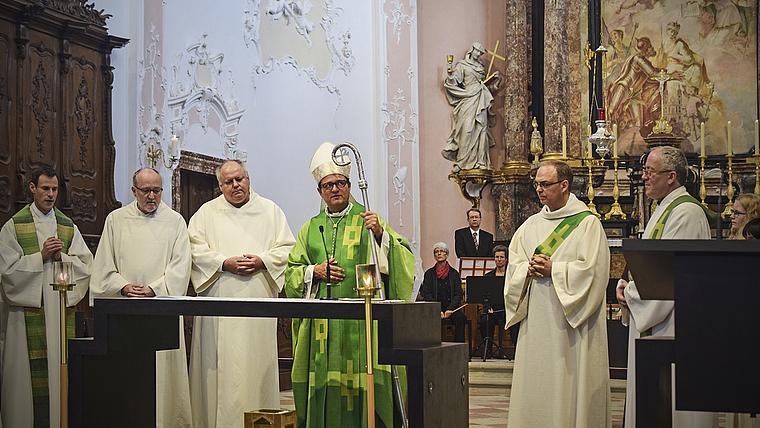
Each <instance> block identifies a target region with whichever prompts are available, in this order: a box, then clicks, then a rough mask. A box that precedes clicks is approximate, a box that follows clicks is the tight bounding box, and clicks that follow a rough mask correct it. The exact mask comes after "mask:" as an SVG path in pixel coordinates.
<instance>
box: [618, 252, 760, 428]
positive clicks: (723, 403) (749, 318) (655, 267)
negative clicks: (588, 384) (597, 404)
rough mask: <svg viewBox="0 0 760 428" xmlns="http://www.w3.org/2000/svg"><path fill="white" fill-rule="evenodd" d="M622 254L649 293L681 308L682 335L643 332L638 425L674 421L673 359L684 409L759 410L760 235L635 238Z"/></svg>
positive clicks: (641, 290) (677, 320)
mask: <svg viewBox="0 0 760 428" xmlns="http://www.w3.org/2000/svg"><path fill="white" fill-rule="evenodd" d="M623 254H625V258H626V262H627V263H628V268H629V269H630V271H631V274H632V275H633V278H634V279H635V281H636V287H637V288H638V290H639V293H640V294H641V296H642V298H645V299H650V300H670V299H673V300H675V308H676V309H675V313H676V318H675V324H676V336H675V338H673V337H670V338H665V337H647V338H643V339H637V342H636V348H637V351H636V365H637V369H636V402H637V404H636V422H637V425H638V426H643V427H666V426H668V427H669V426H671V418H672V416H671V415H670V413H671V412H670V402H671V401H670V396H669V393H670V363H675V364H676V409H677V410H692V411H711V412H736V413H760V389H758V388H757V385H759V384H760V364H758V355H760V312H758V311H757V310H756V309H755V305H756V304H757V302H758V301H760V279H758V278H760V274H759V273H760V241H711V240H640V239H629V240H624V241H623ZM666 367H667V369H665V368H666ZM661 375H662V376H661ZM665 375H667V379H665V378H664V376H665ZM664 395H667V396H664Z"/></svg>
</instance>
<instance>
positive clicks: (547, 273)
mask: <svg viewBox="0 0 760 428" xmlns="http://www.w3.org/2000/svg"><path fill="white" fill-rule="evenodd" d="M528 276H536V277H539V278H551V277H552V259H550V258H549V256H545V255H543V254H534V255H533V257H531V258H530V262H529V264H528Z"/></svg>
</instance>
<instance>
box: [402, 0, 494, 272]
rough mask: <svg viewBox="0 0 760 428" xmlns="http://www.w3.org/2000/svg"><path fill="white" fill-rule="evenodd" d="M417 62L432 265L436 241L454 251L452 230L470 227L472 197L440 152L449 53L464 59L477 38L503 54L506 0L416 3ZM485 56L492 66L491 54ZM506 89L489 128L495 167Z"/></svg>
mask: <svg viewBox="0 0 760 428" xmlns="http://www.w3.org/2000/svg"><path fill="white" fill-rule="evenodd" d="M417 7H418V10H417V13H418V31H417V36H418V58H419V59H418V61H419V63H418V64H419V73H420V76H419V94H420V95H419V97H420V114H419V129H420V149H419V151H420V223H421V226H420V227H421V242H420V254H421V256H422V265H423V268H425V269H427V268H429V267H431V266H432V265H433V263H434V261H433V256H432V252H433V244H435V243H436V242H439V241H443V242H445V243H446V244H447V245H448V246H449V249H450V250H451V253H452V255H451V256H450V257H449V261H450V262H451V263H452V264H453V263H454V259H455V257H456V256H455V254H454V230H456V229H459V228H461V227H465V226H466V225H467V220H466V217H465V212H466V211H467V210H468V209H469V208H470V206H471V204H470V202H469V201H467V200H466V199H464V197H462V194H461V193H460V192H459V187H458V186H457V184H456V182H454V181H449V180H448V179H447V178H446V177H447V176H448V174H449V173H450V172H451V166H452V163H451V162H449V161H448V160H446V159H444V158H443V156H441V149H442V148H443V146H444V144H445V143H446V138H447V137H448V134H449V131H450V130H451V106H450V105H449V104H448V101H447V100H446V95H445V93H444V91H443V80H444V78H445V77H446V55H448V54H450V55H454V63H455V64H456V62H457V61H459V60H461V59H462V58H463V57H464V55H465V53H466V52H467V50H468V49H469V48H470V46H472V43H473V42H480V43H482V44H483V45H484V46H485V47H486V48H487V49H488V50H493V47H494V44H495V43H496V40H501V42H500V43H499V49H498V52H497V53H498V54H499V55H501V56H504V44H505V43H504V34H505V31H506V29H505V17H506V15H505V11H506V0H469V1H466V2H463V1H457V0H438V1H432V2H430V1H428V2H419V3H418V6H417ZM482 58H483V60H484V62H485V64H486V67H487V66H488V61H490V55H488V54H486V55H484V56H483V57H482ZM494 69H496V70H500V72H501V73H504V63H503V62H502V61H501V60H499V59H496V60H495V61H494ZM503 95H504V94H503V88H502V89H501V90H500V91H499V93H497V94H496V95H495V98H496V100H495V105H494V112H495V113H496V116H497V124H496V126H495V127H493V128H492V129H491V132H492V135H493V137H494V139H495V140H496V146H495V147H493V148H492V149H491V163H492V164H493V166H494V169H498V168H500V167H501V164H502V162H504V108H503V100H504V96H503ZM490 189H491V186H490V185H489V186H487V187H486V188H485V190H484V191H483V199H482V200H481V206H480V209H481V211H482V212H483V221H482V227H483V229H484V230H486V231H489V232H491V233H494V229H495V225H496V220H495V216H494V201H493V198H492V197H491V195H490Z"/></svg>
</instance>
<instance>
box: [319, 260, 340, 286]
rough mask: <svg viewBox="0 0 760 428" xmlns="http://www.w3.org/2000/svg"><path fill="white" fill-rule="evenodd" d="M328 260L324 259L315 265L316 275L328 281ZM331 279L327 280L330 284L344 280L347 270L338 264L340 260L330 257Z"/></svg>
mask: <svg viewBox="0 0 760 428" xmlns="http://www.w3.org/2000/svg"><path fill="white" fill-rule="evenodd" d="M327 262H328V261H327V260H325V261H323V262H322V263H320V264H318V265H316V266H314V276H316V277H317V278H319V279H321V280H325V281H327ZM329 262H330V280H329V281H327V282H328V283H330V284H337V283H339V282H341V281H343V278H345V277H346V274H344V273H343V272H345V270H344V269H343V268H341V267H340V266H338V262H337V261H335V259H330V260H329Z"/></svg>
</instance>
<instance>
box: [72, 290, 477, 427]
mask: <svg viewBox="0 0 760 428" xmlns="http://www.w3.org/2000/svg"><path fill="white" fill-rule="evenodd" d="M372 309H373V319H375V320H377V322H378V337H377V342H378V351H377V352H378V363H379V364H395V365H404V366H406V367H407V386H408V391H407V402H408V406H407V409H408V419H409V426H411V427H463V426H467V425H468V423H469V413H468V408H469V399H468V397H469V395H468V393H469V381H468V372H467V359H468V353H467V345H465V344H464V343H457V344H454V343H441V337H440V333H439V332H440V323H441V316H440V303H438V302H415V303H405V302H400V301H390V300H385V301H376V302H373V303H372ZM179 315H217V316H233V317H268V318H276V317H282V318H335V319H359V320H363V319H364V301H363V300H350V301H347V300H334V301H319V300H305V299H234V298H227V299H222V298H203V297H182V298H161V297H155V298H151V299H95V337H94V338H89V339H79V340H77V339H72V340H71V341H70V351H69V378H70V382H69V386H70V390H69V396H70V406H69V408H70V412H69V420H70V421H71V424H70V426H72V427H88V428H90V427H155V426H156V409H155V402H156V375H155V373H156V364H155V361H156V358H155V352H156V351H157V350H162V349H176V348H178V347H179V321H178V320H179ZM135 397H139V406H132V405H126V404H124V403H125V402H128V401H130V402H134V401H135V400H134V398H135ZM242 417H243V415H241V418H242Z"/></svg>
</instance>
